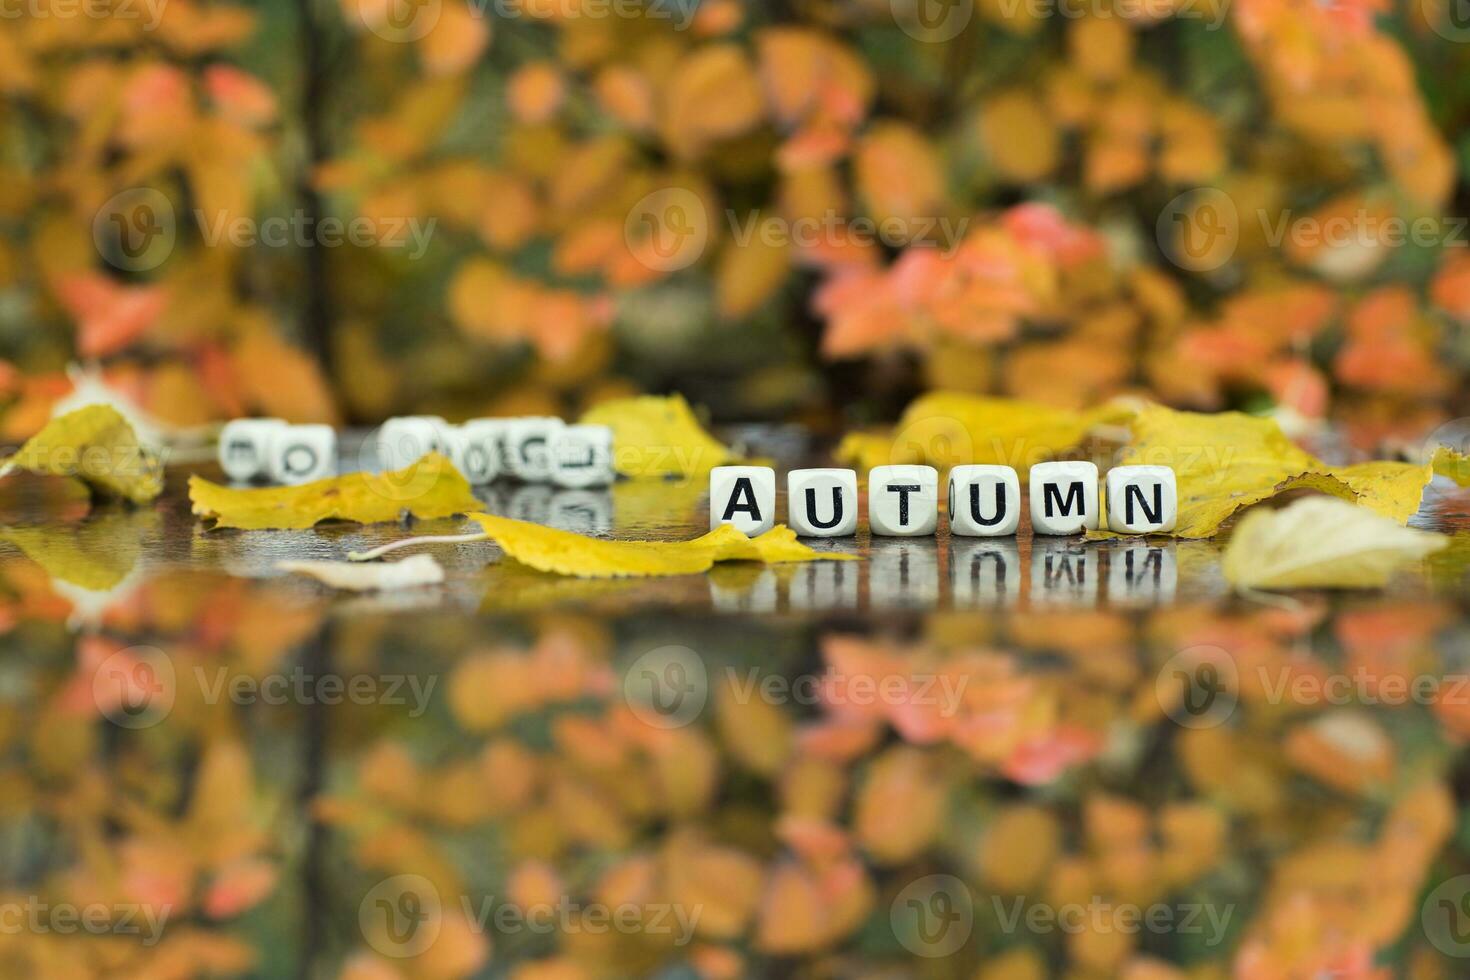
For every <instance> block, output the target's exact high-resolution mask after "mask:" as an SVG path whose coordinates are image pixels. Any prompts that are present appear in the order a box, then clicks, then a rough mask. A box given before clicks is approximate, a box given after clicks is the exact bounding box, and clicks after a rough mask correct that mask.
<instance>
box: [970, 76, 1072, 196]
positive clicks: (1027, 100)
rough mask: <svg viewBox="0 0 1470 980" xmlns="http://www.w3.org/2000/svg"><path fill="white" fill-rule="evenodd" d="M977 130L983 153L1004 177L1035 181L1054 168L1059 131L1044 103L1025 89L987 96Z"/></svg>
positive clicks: (1057, 153)
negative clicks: (983, 147)
mask: <svg viewBox="0 0 1470 980" xmlns="http://www.w3.org/2000/svg"><path fill="white" fill-rule="evenodd" d="M979 130H980V141H981V142H982V143H983V144H984V145H985V152H986V155H987V156H988V157H989V159H990V162H991V163H992V164H993V165H994V166H995V169H996V170H997V171H998V172H999V173H1000V175H1001V176H1002V177H1004V178H1005V179H1007V180H1010V181H1015V182H1017V183H1026V182H1031V181H1038V180H1042V179H1044V178H1045V177H1046V176H1047V175H1048V174H1050V173H1051V172H1052V171H1053V170H1054V169H1056V165H1057V159H1058V157H1059V155H1060V153H1061V134H1060V133H1059V132H1058V131H1057V128H1056V127H1055V126H1054V125H1053V124H1052V120H1051V116H1050V115H1048V113H1047V111H1046V106H1045V105H1044V104H1042V102H1041V100H1040V99H1038V98H1037V97H1036V96H1034V95H1032V94H1031V93H1030V92H1028V91H1026V90H1025V89H1015V90H1012V91H1009V92H1003V93H1001V94H1000V95H997V96H995V97H994V98H992V99H990V100H988V101H987V102H986V103H985V104H984V106H982V107H981V109H980V118H979Z"/></svg>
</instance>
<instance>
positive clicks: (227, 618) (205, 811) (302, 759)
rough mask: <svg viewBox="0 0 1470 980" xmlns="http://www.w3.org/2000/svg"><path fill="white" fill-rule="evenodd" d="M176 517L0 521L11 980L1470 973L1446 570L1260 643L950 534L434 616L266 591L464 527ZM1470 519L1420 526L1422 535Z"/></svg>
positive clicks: (556, 498)
mask: <svg viewBox="0 0 1470 980" xmlns="http://www.w3.org/2000/svg"><path fill="white" fill-rule="evenodd" d="M727 435H729V436H730V437H731V438H732V439H735V440H738V441H742V442H744V443H745V444H746V445H747V446H748V447H749V448H750V449H751V451H753V452H756V453H762V454H766V455H770V456H772V457H774V458H776V459H777V460H778V461H780V462H782V463H783V464H792V463H798V462H806V461H808V460H820V454H819V453H818V452H815V451H814V450H813V448H812V447H811V446H810V445H808V444H807V443H806V441H805V440H804V438H803V436H802V434H801V433H800V432H797V431H794V430H786V429H769V428H762V429H750V430H742V431H737V432H733V433H727ZM348 457H349V459H350V458H354V457H355V453H349V454H348ZM201 471H202V472H204V473H206V475H217V474H215V472H214V469H213V467H204V468H202V470H201ZM185 476H186V474H185V472H183V471H175V472H172V473H171V477H170V487H169V491H168V493H167V494H166V496H165V498H164V499H163V500H161V501H160V503H159V505H158V506H156V507H154V508H150V509H146V510H134V511H129V510H123V509H115V508H100V509H98V510H96V511H94V512H92V513H90V514H87V513H86V510H85V507H84V506H83V505H82V504H81V503H80V502H77V501H66V500H61V501H57V500H53V499H33V500H30V501H22V502H20V503H17V502H16V501H14V500H12V501H11V505H12V510H13V511H14V510H15V509H17V508H18V509H19V511H20V513H19V514H13V515H12V517H13V522H12V524H11V525H10V526H9V527H8V528H7V529H6V530H5V531H4V532H0V540H3V544H0V586H3V591H0V595H3V610H0V624H3V625H4V626H5V629H6V632H5V634H4V638H3V646H4V657H3V659H0V734H3V739H4V741H3V751H4V754H3V756H0V758H3V759H4V764H5V766H6V782H5V786H6V790H5V792H4V793H3V794H0V842H3V847H4V850H3V853H4V854H5V860H4V861H3V863H0V962H4V963H6V964H7V967H6V969H7V970H13V971H14V972H16V973H17V975H27V976H67V977H75V976H117V975H132V976H206V975H255V976H301V977H338V976H349V977H353V978H356V980H365V978H389V977H405V978H407V977H450V976H494V977H501V976H513V977H517V978H523V980H524V978H530V980H534V978H537V977H582V976H587V977H599V976H661V977H689V976H707V977H727V976H816V975H825V976H842V977H880V976H881V977H906V976H913V977H920V976H922V977H966V978H969V977H977V976H979V977H1012V976H1016V977H1033V976H1053V975H1054V976H1063V975H1065V976H1069V977H1107V976H1124V977H1128V978H1129V980H1154V978H1174V977H1183V976H1189V977H1222V978H1223V977H1229V976H1232V975H1238V976H1249V977H1256V976H1259V977H1268V976H1272V977H1274V976H1283V977H1284V976H1319V975H1320V976H1325V975H1335V976H1342V977H1370V976H1374V977H1376V976H1379V975H1381V976H1385V977H1386V976H1425V977H1433V976H1442V977H1454V976H1462V975H1464V969H1463V964H1464V962H1470V961H1465V960H1461V959H1460V957H1461V956H1463V955H1465V954H1470V912H1467V910H1470V902H1467V901H1466V897H1467V896H1470V877H1467V876H1466V873H1467V872H1470V855H1467V853H1466V848H1465V845H1464V843H1463V840H1464V836H1463V834H1460V833H1459V832H1458V829H1457V828H1459V827H1460V826H1462V825H1463V820H1464V809H1463V800H1464V797H1465V795H1467V792H1470V784H1467V781H1466V780H1465V778H1464V775H1463V773H1464V772H1465V771H1467V770H1466V763H1465V755H1464V752H1463V749H1462V744H1463V739H1464V738H1466V737H1470V683H1467V680H1466V677H1467V674H1466V661H1467V653H1470V629H1467V624H1466V620H1465V614H1464V610H1465V598H1466V592H1467V578H1466V571H1465V569H1466V557H1467V555H1470V550H1467V548H1466V547H1465V545H1464V544H1463V543H1462V540H1461V539H1458V538H1457V540H1456V543H1455V545H1454V546H1453V547H1452V548H1451V549H1449V550H1448V551H1447V552H1444V553H1442V554H1440V555H1439V556H1436V557H1435V558H1433V559H1432V560H1431V561H1429V562H1426V563H1424V564H1422V565H1420V566H1415V567H1411V568H1408V569H1406V570H1405V571H1404V573H1403V574H1402V575H1400V576H1399V577H1398V578H1396V579H1395V581H1394V582H1393V584H1392V586H1391V587H1390V588H1389V589H1388V590H1386V591H1384V592H1380V593H1368V594H1361V595H1345V594H1344V595H1323V594H1315V595H1298V596H1291V597H1286V598H1284V599H1278V600H1274V601H1261V600H1259V599H1243V598H1236V597H1232V596H1230V595H1229V594H1228V593H1227V590H1226V588H1225V586H1224V584H1223V582H1222V580H1221V577H1220V574H1219V548H1220V546H1221V542H1177V543H1160V542H1157V541H1127V542H1110V543H1103V544H1082V543H1081V542H1079V541H1077V540H1073V539H1050V540H1046V539H1032V538H1031V537H1030V536H1029V534H1027V533H1024V532H1023V533H1022V534H1021V535H1020V536H1019V537H1018V538H1017V539H1016V540H1014V541H999V542H996V541H980V540H962V539H951V538H949V537H948V536H947V534H946V532H945V531H944V529H943V527H942V526H941V530H940V533H939V535H937V536H936V537H935V538H933V539H903V540H901V539H892V540H883V539H878V540H872V539H870V538H869V537H868V536H867V534H866V531H865V530H864V531H863V532H862V533H860V534H859V536H858V537H857V538H855V539H850V540H838V541H828V542H820V543H819V545H818V546H820V547H824V548H835V549H840V550H847V551H851V552H854V553H856V554H859V555H861V556H862V557H863V559H864V560H863V561H861V562H848V563H835V562H834V563H813V564H809V565H793V566H782V567H775V568H765V567H761V566H754V565H748V564H738V563H732V564H729V565H725V566H720V567H717V568H716V569H715V570H714V571H713V572H711V573H710V574H708V575H701V576H687V577H681V578H674V579H660V580H629V581H579V580H574V579H564V578H558V577H555V576H549V575H544V574H541V573H538V572H534V571H532V570H529V569H525V568H522V567H519V566H517V565H515V564H514V563H507V562H502V561H500V558H499V554H498V549H497V548H496V547H495V546H494V545H493V544H489V543H484V542H481V543H473V544H465V545H458V546H450V547H438V548H435V549H434V553H435V554H436V555H437V556H438V557H439V558H440V560H441V561H443V562H444V564H445V565H446V567H447V568H448V569H449V572H450V581H449V582H448V583H447V584H446V585H445V586H444V587H442V588H433V589H423V590H412V591H409V592H403V593H398V594H391V595H380V596H348V595H341V594H334V593H331V592H330V591H328V590H326V589H325V588H323V587H321V586H319V585H317V584H316V583H314V582H311V581H308V580H305V579H300V578H293V577H286V576H282V575H280V574H279V573H277V572H276V571H275V569H274V566H275V563H276V562H277V561H279V560H282V559H285V558H303V557H312V558H340V557H342V556H343V555H345V554H346V553H347V552H348V551H351V550H357V549H362V548H366V547H371V546H373V545H377V544H381V543H385V542H387V541H390V540H394V539H396V538H399V537H402V536H405V535H408V534H442V533H455V532H458V531H464V530H468V529H469V528H468V527H467V526H465V525H464V524H463V523H462V522H456V521H437V522H428V523H419V524H416V525H415V526H413V527H411V528H410V527H402V526H377V527H371V528H359V527H350V526H338V527H323V528H319V529H317V530H314V531H309V532H233V531H223V532H221V531H210V530H207V529H205V528H204V527H203V526H201V525H200V524H199V523H198V522H197V521H195V520H194V519H193V518H192V517H191V516H190V514H189V510H188V503H187V500H186V499H184V494H183V482H184V478H185ZM484 496H485V498H486V503H487V507H488V509H490V510H491V511H493V512H496V513H504V514H509V515H510V516H514V517H520V518H524V519H530V520H536V521H540V522H543V523H549V524H554V525H556V526H560V527H566V528H569V529H572V530H578V531H582V532H584V533H591V534H599V535H606V536H613V537H618V538H648V539H685V538H689V537H693V536H695V535H697V534H699V533H702V532H703V531H704V530H705V529H706V527H707V516H706V513H705V501H704V487H703V486H702V485H697V484H696V485H690V484H679V483H637V484H631V483H629V484H620V485H618V486H617V487H614V488H612V489H611V490H609V491H575V492H557V491H552V490H550V489H548V488H545V487H527V486H515V485H511V484H505V485H502V486H496V487H494V488H491V489H489V490H487V491H486V492H485V494H484ZM1467 511H1470V494H1466V493H1464V492H1463V491H1458V490H1453V489H1449V488H1440V487H1438V486H1436V487H1435V488H1434V490H1433V492H1432V493H1431V495H1430V498H1429V500H1428V501H1427V505H1426V507H1425V509H1424V511H1423V512H1422V513H1421V514H1420V515H1419V516H1418V517H1417V518H1416V523H1417V524H1419V525H1421V526H1428V527H1434V528H1438V529H1441V530H1445V531H1448V532H1450V533H1456V532H1458V531H1461V530H1462V529H1467V528H1470V518H1467V517H1466V513H1467ZM941 524H942V522H941ZM1375 963H1376V964H1377V968H1378V969H1379V970H1381V971H1382V972H1381V973H1379V974H1375V973H1372V972H1371V970H1372V969H1373V968H1374V964H1375ZM1273 971H1274V972H1273Z"/></svg>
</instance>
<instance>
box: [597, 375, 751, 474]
mask: <svg viewBox="0 0 1470 980" xmlns="http://www.w3.org/2000/svg"><path fill="white" fill-rule="evenodd" d="M582 422H583V424H585V425H605V426H608V427H609V428H611V429H612V430H613V465H614V466H615V467H616V468H617V471H618V472H619V473H621V474H623V475H624V476H689V475H692V474H698V473H707V472H709V471H710V470H712V469H714V468H715V467H716V466H720V465H722V464H724V463H728V462H731V461H733V460H734V458H735V455H734V453H732V452H730V450H729V449H727V448H726V447H725V446H724V445H722V444H721V443H720V441H719V440H718V439H716V438H715V437H714V436H712V435H710V434H709V433H708V432H705V431H704V427H703V426H701V425H700V424H699V420H698V419H696V418H695V417H694V412H693V411H692V410H691V409H690V408H689V403H688V402H686V401H685V400H684V398H683V396H681V395H670V396H669V397H667V398H660V397H657V396H653V395H646V396H643V397H639V398H619V399H615V400H613V401H606V402H603V403H602V404H600V405H597V406H596V407H594V408H593V409H592V410H591V411H589V412H588V413H587V414H586V415H584V416H582Z"/></svg>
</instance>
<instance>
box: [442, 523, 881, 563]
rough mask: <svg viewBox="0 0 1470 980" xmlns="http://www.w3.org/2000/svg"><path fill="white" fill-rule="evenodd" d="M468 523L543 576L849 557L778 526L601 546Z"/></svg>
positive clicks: (517, 526)
mask: <svg viewBox="0 0 1470 980" xmlns="http://www.w3.org/2000/svg"><path fill="white" fill-rule="evenodd" d="M470 518H471V519H472V520H474V521H476V522H477V523H478V524H479V525H480V526H481V527H483V528H484V529H485V533H486V534H488V535H489V536H490V537H491V538H493V539H495V541H496V542H497V543H498V544H499V545H500V547H501V549H502V550H504V551H505V553H506V554H507V555H509V556H510V557H511V558H514V559H515V560H516V561H519V562H521V563H522V564H524V565H530V566H531V567H532V568H537V569H540V570H541V571H543V572H556V573H557V574H560V575H575V576H579V577H582V578H618V577H623V576H650V575H695V574H698V573H700V572H704V571H708V570H709V569H710V567H711V566H713V565H714V563H715V562H718V561H763V562H768V563H771V562H788V561H818V560H824V559H833V560H844V559H849V558H852V557H853V556H852V555H842V554H834V553H828V552H820V551H814V550H812V549H811V548H809V547H807V546H806V545H804V544H802V543H800V542H799V541H797V540H796V532H795V531H792V530H791V529H790V528H788V527H786V526H785V525H778V526H777V527H774V528H772V529H771V530H769V531H767V532H766V533H765V534H762V535H761V536H760V537H757V538H747V537H746V536H745V535H744V534H742V533H741V532H740V531H737V530H736V529H735V528H733V527H730V526H728V525H724V526H721V527H719V528H716V529H715V530H713V531H711V532H710V533H708V534H706V535H703V536H701V537H698V538H695V539H694V540H693V541H604V540H601V539H599V538H588V537H584V536H582V535H580V534H573V533H572V532H570V531H560V530H557V529H556V528H552V527H545V526H543V525H540V524H532V523H530V522H528V521H517V520H512V519H511V518H509V517H495V516H493V515H490V514H471V515H470Z"/></svg>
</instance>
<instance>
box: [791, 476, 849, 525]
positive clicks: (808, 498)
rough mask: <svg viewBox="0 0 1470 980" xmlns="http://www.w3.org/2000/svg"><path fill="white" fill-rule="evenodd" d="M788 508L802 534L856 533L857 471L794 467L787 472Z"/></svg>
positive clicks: (792, 522) (793, 523)
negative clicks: (797, 468)
mask: <svg viewBox="0 0 1470 980" xmlns="http://www.w3.org/2000/svg"><path fill="white" fill-rule="evenodd" d="M786 510H787V512H788V513H789V514H790V515H791V528H792V530H794V531H795V532H796V533H797V534H799V535H801V536H802V537H809V538H845V537H848V536H849V535H853V534H856V533H857V519H858V516H857V511H858V487H857V472H856V471H855V470H843V469H816V470H792V471H791V472H790V473H787V474H786Z"/></svg>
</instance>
